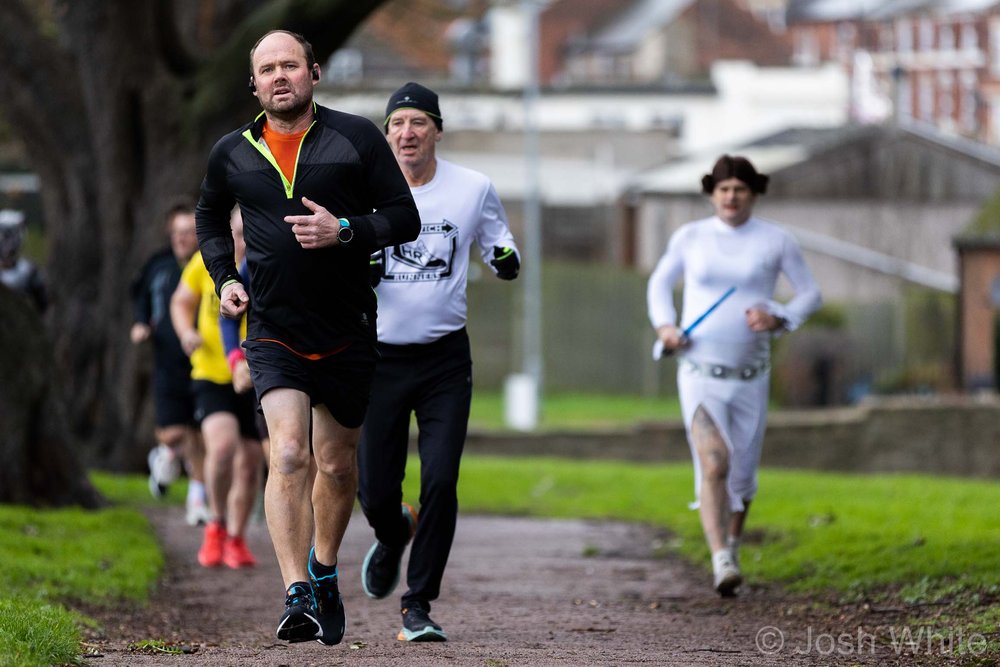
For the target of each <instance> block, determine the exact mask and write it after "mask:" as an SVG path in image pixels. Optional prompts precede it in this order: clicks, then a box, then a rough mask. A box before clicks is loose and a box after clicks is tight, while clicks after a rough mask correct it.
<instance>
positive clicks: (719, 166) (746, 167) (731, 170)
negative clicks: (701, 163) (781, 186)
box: [701, 155, 770, 195]
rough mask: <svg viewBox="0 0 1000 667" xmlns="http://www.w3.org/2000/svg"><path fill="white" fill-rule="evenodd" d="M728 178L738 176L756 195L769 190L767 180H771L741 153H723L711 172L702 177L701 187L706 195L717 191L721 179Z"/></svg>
mask: <svg viewBox="0 0 1000 667" xmlns="http://www.w3.org/2000/svg"><path fill="white" fill-rule="evenodd" d="M727 178H738V179H740V180H741V181H743V182H744V183H746V184H747V186H748V187H749V188H750V191H751V192H753V193H754V194H755V195H762V194H764V192H766V191H767V182H768V180H770V179H769V178H768V177H767V176H766V175H765V174H759V173H757V169H756V168H755V167H754V166H753V165H752V164H751V163H750V160H748V159H746V158H745V157H742V156H739V155H723V156H722V157H720V158H719V159H718V160H717V161H716V162H715V166H714V167H712V173H711V174H705V176H704V177H703V178H702V179H701V189H702V192H704V193H705V194H706V195H710V194H712V192H713V191H715V185H716V183H718V182H719V181H724V180H726V179H727Z"/></svg>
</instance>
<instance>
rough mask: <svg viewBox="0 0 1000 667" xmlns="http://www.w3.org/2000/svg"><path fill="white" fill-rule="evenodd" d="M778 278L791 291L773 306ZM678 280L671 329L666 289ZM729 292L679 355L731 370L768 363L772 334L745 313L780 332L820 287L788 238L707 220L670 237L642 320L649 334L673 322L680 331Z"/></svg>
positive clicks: (752, 225) (796, 321) (810, 307)
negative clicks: (678, 306) (757, 312)
mask: <svg viewBox="0 0 1000 667" xmlns="http://www.w3.org/2000/svg"><path fill="white" fill-rule="evenodd" d="M782 273H783V274H784V275H785V276H786V277H787V278H788V281H789V282H790V283H791V285H792V288H793V289H794V291H795V295H794V298H792V299H791V300H790V301H788V302H787V303H780V302H778V301H775V300H774V291H775V286H776V285H777V281H778V276H779V275H781V274H782ZM681 279H683V281H684V297H683V305H682V313H681V318H680V323H679V324H678V320H677V313H676V311H675V309H674V301H673V288H674V286H675V285H676V284H677V283H678V281H680V280H681ZM732 286H735V287H736V291H735V292H734V293H733V294H732V296H730V297H729V298H728V299H726V300H725V301H724V302H723V303H722V304H721V305H720V306H719V307H718V308H717V309H716V310H715V311H714V312H713V313H712V314H711V315H709V316H708V317H706V318H705V320H704V321H702V323H701V324H700V325H698V327H697V328H696V329H695V330H694V331H693V332H692V333H691V336H690V341H691V344H690V347H688V348H687V349H686V350H685V351H684V354H685V356H687V357H688V358H690V359H692V360H694V361H698V362H702V363H712V364H722V365H726V366H731V367H741V366H745V365H751V364H755V363H759V362H762V361H767V360H768V359H769V357H770V348H771V346H770V339H771V334H769V333H767V332H761V333H755V332H753V331H751V330H750V328H749V327H748V326H747V323H746V311H747V310H748V309H749V308H752V307H758V308H762V309H763V310H766V311H767V312H769V313H771V314H772V315H776V316H778V317H781V318H784V320H785V329H787V330H790V331H791V330H794V329H796V328H798V327H799V326H800V325H801V324H802V323H803V322H804V321H805V320H806V318H807V317H808V316H809V315H810V314H811V313H813V312H814V311H816V310H817V309H818V308H819V307H820V305H821V304H822V298H821V297H820V291H819V286H818V285H817V284H816V281H815V279H814V278H813V276H812V273H811V272H810V271H809V267H808V266H806V263H805V260H804V259H803V258H802V252H801V250H800V249H799V245H798V243H797V242H796V240H795V238H794V237H792V235H791V234H789V233H788V232H786V231H784V230H783V229H781V228H780V227H778V226H777V225H774V224H772V223H769V222H765V221H764V220H761V219H760V218H753V217H751V218H750V219H749V220H747V221H746V222H745V223H743V224H742V225H739V226H737V227H732V226H730V225H728V224H726V223H724V222H723V221H722V220H720V219H719V218H718V217H716V216H713V217H711V218H706V219H704V220H698V221H695V222H691V223H688V224H686V225H683V226H682V227H681V228H680V229H678V230H677V231H676V232H675V233H674V234H673V235H672V236H671V238H670V241H669V243H668V244H667V251H666V253H665V254H664V255H663V257H661V258H660V261H659V262H658V263H657V265H656V268H655V269H654V270H653V273H652V275H651V276H650V278H649V283H648V286H647V290H646V303H647V308H648V313H649V321H650V323H651V324H652V325H653V327H654V328H659V327H661V326H663V325H665V324H673V325H677V326H679V327H680V328H681V329H684V328H686V327H687V326H689V325H690V324H691V323H692V322H694V320H695V319H697V318H698V316H699V315H701V314H702V313H703V312H705V310H706V309H707V308H708V307H709V306H711V304H712V303H714V302H715V301H716V300H717V299H718V298H719V297H720V296H722V295H723V294H724V293H725V292H726V290H728V289H729V288H730V287H732Z"/></svg>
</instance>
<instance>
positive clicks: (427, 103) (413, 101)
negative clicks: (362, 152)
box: [382, 81, 444, 132]
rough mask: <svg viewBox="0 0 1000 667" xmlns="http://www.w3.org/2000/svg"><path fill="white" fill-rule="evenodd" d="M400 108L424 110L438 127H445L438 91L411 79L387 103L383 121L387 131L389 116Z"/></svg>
mask: <svg viewBox="0 0 1000 667" xmlns="http://www.w3.org/2000/svg"><path fill="white" fill-rule="evenodd" d="M399 109H416V110H417V111H423V112H424V113H425V114H427V115H428V116H430V117H431V120H433V121H434V124H435V125H437V129H439V130H441V129H444V128H443V127H442V126H443V125H444V120H443V119H442V118H441V109H440V108H438V96H437V93H435V92H434V91H433V90H431V89H430V88H424V87H423V86H421V85H420V84H419V83H413V82H412V81H410V82H409V83H407V84H406V85H404V86H403V87H402V88H400V89H399V90H397V91H396V92H394V93H393V94H392V96H391V97H390V98H389V103H388V104H386V105H385V120H384V121H382V126H383V127H384V128H385V130H386V132H388V131H389V117H390V116H392V114H393V113H395V112H396V111H398V110H399Z"/></svg>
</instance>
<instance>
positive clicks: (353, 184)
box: [197, 30, 420, 644]
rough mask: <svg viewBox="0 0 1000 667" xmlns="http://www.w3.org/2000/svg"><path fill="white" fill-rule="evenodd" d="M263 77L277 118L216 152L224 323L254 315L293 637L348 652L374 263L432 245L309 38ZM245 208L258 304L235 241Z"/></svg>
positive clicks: (285, 47) (269, 503)
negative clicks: (341, 578) (343, 559)
mask: <svg viewBox="0 0 1000 667" xmlns="http://www.w3.org/2000/svg"><path fill="white" fill-rule="evenodd" d="M250 71H251V74H250V90H251V92H252V94H253V95H255V96H256V97H257V98H258V100H259V101H260V103H261V106H262V107H263V109H264V111H263V113H261V114H260V115H259V116H258V117H257V119H256V120H255V121H254V122H253V123H250V124H248V125H247V126H245V127H243V128H240V129H239V130H237V131H235V132H232V133H230V134H228V135H226V136H225V137H223V138H222V139H221V140H220V141H219V142H218V143H217V144H216V145H215V147H214V148H213V149H212V153H211V155H210V156H209V163H208V169H207V173H206V176H205V180H204V182H203V183H202V191H201V200H200V201H199V203H198V208H197V223H198V240H199V243H200V244H201V250H202V255H203V257H204V258H205V265H206V266H207V267H208V270H209V272H210V273H211V275H212V278H213V280H214V281H215V285H216V288H217V289H218V290H219V295H220V300H221V311H222V314H223V315H226V316H227V317H236V316H239V315H241V314H242V313H243V312H244V311H246V310H247V307H248V305H249V304H252V306H251V307H250V308H249V320H248V321H249V325H248V331H247V342H246V343H245V348H246V354H247V362H248V363H249V365H250V370H251V374H252V376H253V384H254V389H255V390H256V392H257V397H258V400H259V402H260V407H261V409H262V411H263V413H264V418H265V420H266V421H267V428H268V431H269V433H270V436H271V447H270V462H269V472H268V481H267V487H266V489H265V497H264V503H265V508H266V516H267V524H268V529H269V531H270V533H271V538H272V540H273V542H274V548H275V552H276V555H277V557H278V564H279V565H280V567H281V574H282V578H283V579H284V584H285V587H286V591H287V594H286V598H285V611H284V614H283V615H282V617H281V621H280V622H279V624H278V630H277V635H278V638H279V639H284V640H287V641H306V640H310V639H318V640H319V641H321V642H322V643H324V644H336V643H339V642H340V641H341V639H342V638H343V635H344V630H345V618H344V611H343V604H342V602H341V600H340V593H339V589H338V586H337V569H336V564H337V552H338V550H339V548H340V543H341V540H342V538H343V535H344V530H345V529H346V527H347V523H348V521H349V519H350V516H351V510H352V508H353V505H354V499H355V495H356V492H357V468H356V448H357V442H358V437H359V435H360V426H361V423H362V421H363V420H364V414H365V410H366V408H367V405H368V393H369V388H370V386H371V378H372V373H373V371H374V366H375V354H376V353H375V349H374V344H375V295H374V292H373V291H372V289H371V287H370V285H369V266H368V263H369V256H370V255H371V253H372V252H373V251H376V250H378V249H380V248H383V247H385V246H388V245H395V244H401V243H405V242H407V241H410V240H412V239H414V238H416V237H417V234H419V232H420V219H419V215H418V213H417V209H416V206H415V205H414V203H413V197H412V196H411V195H410V191H409V188H408V187H407V184H406V181H405V180H404V178H403V175H402V173H401V172H400V170H399V167H398V166H397V164H396V160H395V158H394V157H393V155H392V151H390V150H389V146H388V145H387V144H386V141H385V138H384V137H383V136H382V134H381V132H379V130H378V128H376V127H375V125H374V124H372V123H371V122H370V121H368V120H365V119H362V118H359V117H356V116H351V115H349V114H344V113H340V112H337V111H333V110H331V109H327V108H324V107H321V106H319V105H317V104H316V103H315V102H313V99H312V97H313V88H314V86H315V85H316V84H317V82H318V81H319V77H320V67H319V64H318V63H316V59H315V57H314V56H313V52H312V47H311V45H310V44H309V43H308V42H307V41H306V40H305V39H304V38H303V37H302V36H301V35H297V34H295V33H290V32H287V31H283V30H276V31H272V32H269V33H267V34H266V35H264V36H263V37H262V38H261V39H260V40H258V42H257V44H255V45H254V47H253V49H251V51H250ZM236 203H238V204H239V205H240V208H241V210H242V211H243V222H244V235H245V238H246V244H247V264H248V266H249V269H250V287H251V289H250V294H249V295H248V294H247V290H246V289H245V288H244V286H243V284H242V282H241V281H240V277H239V274H238V273H237V270H236V266H235V263H234V259H233V241H232V236H231V235H230V231H229V211H230V209H231V208H232V207H233V205H234V204H236ZM310 408H311V414H310ZM310 426H311V432H312V438H311V439H312V451H313V454H314V456H315V458H316V464H317V467H318V470H319V472H318V474H317V475H316V477H315V482H314V484H313V485H312V486H310V482H311V481H312V480H311V476H310V475H309V472H308V471H309V463H310V456H309V450H310V442H309V440H310ZM310 488H311V489H312V490H311V493H310ZM310 495H311V497H310ZM314 534H315V545H314V547H313V549H310V541H311V540H312V539H313V535H314Z"/></svg>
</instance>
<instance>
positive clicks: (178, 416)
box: [153, 369, 196, 428]
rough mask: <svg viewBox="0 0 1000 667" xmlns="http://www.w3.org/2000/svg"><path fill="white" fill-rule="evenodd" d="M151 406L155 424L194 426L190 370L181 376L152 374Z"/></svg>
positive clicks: (156, 372)
mask: <svg viewBox="0 0 1000 667" xmlns="http://www.w3.org/2000/svg"><path fill="white" fill-rule="evenodd" d="M153 408H154V410H155V412H156V425H157V426H158V427H160V428H165V427H167V426H194V424H195V423H196V421H195V418H194V412H195V408H194V394H193V393H192V392H191V375H190V371H188V373H187V374H185V375H183V376H181V377H175V376H173V375H171V374H169V373H161V372H159V369H157V371H155V372H154V374H153Z"/></svg>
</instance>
